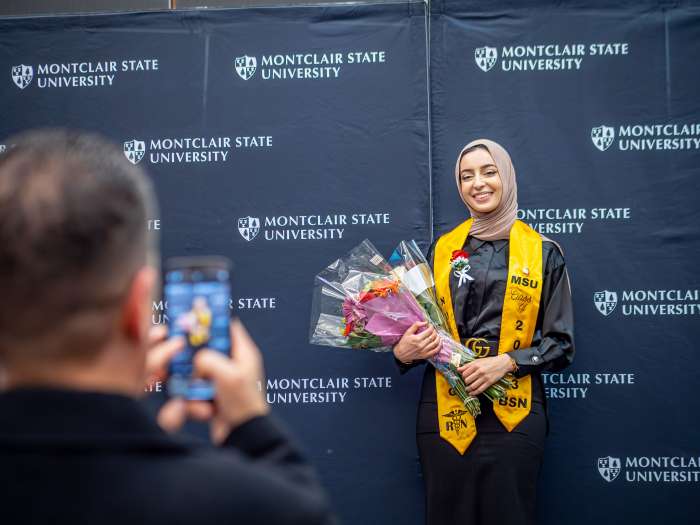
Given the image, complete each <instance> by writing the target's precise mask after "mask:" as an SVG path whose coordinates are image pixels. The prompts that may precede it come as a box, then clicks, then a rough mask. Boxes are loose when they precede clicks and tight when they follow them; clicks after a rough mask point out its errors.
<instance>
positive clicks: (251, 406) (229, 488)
mask: <svg viewBox="0 0 700 525" xmlns="http://www.w3.org/2000/svg"><path fill="white" fill-rule="evenodd" d="M9 141H10V143H13V144H14V145H15V146H14V147H13V148H11V149H9V150H8V151H7V152H5V153H4V154H2V155H0V291H1V294H2V295H1V296H0V372H1V373H0V384H1V387H2V393H0V465H1V466H2V468H0V502H1V503H2V509H3V510H2V516H3V522H4V523H52V522H57V523H73V524H76V523H91V524H93V523H101V524H119V525H124V524H126V523H140V524H146V523H147V524H159V523H162V524H167V525H175V524H185V523H197V524H201V525H204V524H207V523H216V524H217V525H223V524H226V523H237V524H243V523H269V524H276V525H284V524H321V523H323V524H325V523H330V522H332V517H331V514H330V510H329V506H328V502H327V500H326V497H325V494H324V492H323V491H322V489H321V487H320V485H319V483H318V480H317V478H316V476H315V473H314V472H313V469H312V468H311V466H310V465H309V464H308V463H307V462H306V461H305V460H304V459H303V458H302V456H301V455H300V453H299V451H298V449H297V448H296V446H295V445H294V444H293V443H292V442H291V441H290V439H289V438H288V437H287V436H286V434H285V433H284V432H283V431H282V430H281V429H280V428H279V427H278V426H277V425H276V424H275V423H274V422H273V421H272V420H271V419H270V416H269V415H268V413H269V408H268V406H267V404H266V401H265V398H264V393H263V392H262V391H261V390H260V388H259V384H260V382H261V381H263V367H262V359H261V356H260V353H259V351H258V349H257V347H256V346H255V343H254V342H253V341H252V339H251V338H250V337H249V335H248V333H247V332H246V330H245V329H244V328H243V326H242V325H241V324H240V323H238V322H234V323H233V324H232V327H231V340H232V347H233V348H234V352H233V357H232V358H231V359H227V358H225V357H224V356H222V355H220V354H218V353H216V352H213V351H207V350H202V351H201V352H200V353H198V354H197V356H196V359H195V374H196V375H198V376H200V377H203V378H206V379H209V380H211V381H212V382H213V383H214V385H215V388H216V399H215V401H214V403H207V402H186V401H184V400H182V399H171V400H169V401H168V402H167V403H166V404H165V405H164V406H163V408H162V409H161V411H160V412H159V414H158V418H157V421H156V420H154V419H153V418H152V417H151V416H149V414H148V413H147V412H145V411H144V410H143V409H142V408H141V406H140V404H139V403H138V402H137V401H136V399H135V398H138V397H140V396H142V395H143V393H144V385H145V384H146V383H147V382H148V381H152V380H154V379H158V378H162V377H163V376H164V373H165V371H166V370H167V366H168V362H169V360H170V359H171V358H172V356H173V355H175V353H177V352H178V351H179V350H180V349H181V346H182V341H179V340H177V339H170V340H166V339H165V333H163V331H162V330H160V329H157V328H152V327H151V326H150V317H151V315H150V314H151V312H150V309H151V304H152V300H153V294H154V291H155V288H156V286H157V281H158V277H157V270H156V269H155V265H154V264H153V261H155V260H157V257H158V255H157V250H156V248H155V246H152V245H151V244H152V242H151V239H152V236H150V235H149V234H148V232H147V231H146V221H147V218H148V217H151V216H152V212H153V202H152V201H153V198H152V191H151V189H150V185H149V182H148V180H147V178H146V177H145V175H144V174H143V172H142V171H141V170H140V169H139V168H138V167H137V166H133V165H131V164H130V163H128V162H127V161H126V159H125V158H124V156H123V154H122V152H121V151H120V150H119V149H118V148H117V147H115V146H113V145H112V144H110V143H107V142H105V141H104V140H102V139H101V138H99V137H96V136H94V135H88V134H79V133H72V132H67V131H40V132H30V133H27V134H24V135H21V136H18V137H14V138H12V139H9ZM187 418H193V419H197V420H201V421H209V422H210V427H211V438H212V441H213V443H214V444H216V445H218V448H215V447H212V446H207V445H206V444H199V443H193V442H190V441H186V440H184V439H183V438H178V437H175V436H171V435H170V433H171V432H174V431H176V430H178V429H179V428H180V427H181V426H182V424H183V423H184V422H185V420H186V419H187Z"/></svg>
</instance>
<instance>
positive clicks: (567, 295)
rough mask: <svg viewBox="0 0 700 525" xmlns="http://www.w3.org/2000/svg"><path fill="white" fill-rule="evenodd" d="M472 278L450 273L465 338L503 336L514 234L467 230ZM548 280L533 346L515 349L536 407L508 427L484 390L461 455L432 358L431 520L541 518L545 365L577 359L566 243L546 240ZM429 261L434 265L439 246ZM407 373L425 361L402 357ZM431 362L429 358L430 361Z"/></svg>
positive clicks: (423, 422)
mask: <svg viewBox="0 0 700 525" xmlns="http://www.w3.org/2000/svg"><path fill="white" fill-rule="evenodd" d="M464 250H465V251H466V252H467V253H468V254H469V261H470V264H471V269H470V271H469V273H470V275H471V276H472V277H473V278H474V280H473V281H468V282H467V283H466V284H463V285H462V286H461V287H458V286H457V279H456V278H455V277H454V275H452V274H451V276H450V292H451V294H452V303H453V307H454V312H455V321H456V323H457V329H458V331H459V336H460V338H461V339H462V340H465V339H467V338H469V337H480V338H484V339H486V340H488V341H493V342H496V343H497V342H498V340H499V336H500V329H501V315H502V307H503V298H504V294H505V289H506V279H507V276H508V241H506V240H502V241H482V240H479V239H476V238H473V237H468V238H467V241H466V242H465V245H464ZM542 251H543V254H542V256H543V259H542V261H543V274H544V275H543V284H542V295H541V299H540V310H539V314H538V317H537V324H536V329H535V333H534V336H533V339H532V346H531V347H529V348H521V349H519V350H514V351H512V352H510V353H509V355H510V356H511V357H513V359H514V360H515V362H516V363H517V364H518V367H519V370H518V372H517V373H516V376H519V377H521V376H524V375H527V374H531V376H532V408H531V411H530V414H529V415H528V416H527V417H526V418H525V419H524V420H523V421H522V422H521V423H520V424H519V425H518V426H517V427H516V428H515V429H513V431H512V432H508V431H507V430H506V429H505V427H504V426H503V425H502V424H501V422H500V421H499V420H498V418H497V417H496V415H495V413H494V411H493V406H492V403H491V401H489V400H488V399H487V398H485V397H484V396H483V395H481V396H479V399H480V401H481V415H479V416H478V417H477V418H476V427H477V435H476V438H475V439H474V441H472V443H471V445H470V446H469V448H468V449H467V451H466V452H465V453H464V455H460V454H459V453H458V452H457V451H456V450H455V449H454V448H453V447H452V445H450V444H449V443H448V442H447V441H445V440H443V439H442V438H441V437H440V434H439V427H438V419H437V400H436V392H435V371H434V369H433V367H432V366H427V367H426V370H425V375H424V377H423V388H422V393H421V400H420V404H419V407H418V418H417V442H418V450H419V453H420V460H421V465H422V467H423V476H424V478H425V487H426V515H427V523H428V524H429V525H443V524H444V525H447V524H456V523H459V524H460V525H477V524H478V525H492V524H493V525H529V524H534V523H535V499H536V486H537V476H538V473H539V469H540V464H541V462H542V453H543V450H544V439H545V435H546V433H547V414H546V399H545V396H544V390H543V387H542V379H541V377H540V373H541V372H553V371H557V370H561V369H562V368H564V367H565V366H567V365H568V364H569V363H571V361H572V360H573V356H574V343H573V311H572V305H571V291H570V288H569V282H568V276H567V273H566V267H565V265H564V258H563V257H562V255H561V252H560V251H559V249H558V248H557V247H556V246H555V245H554V244H553V243H551V242H549V241H544V242H543V243H542ZM429 257H430V262H431V265H432V266H433V267H434V261H433V260H432V257H433V249H432V248H431V251H430V256H429ZM397 363H398V364H399V367H400V369H401V372H402V373H405V372H406V371H408V370H409V369H410V368H413V367H414V366H416V365H418V364H421V363H420V362H416V363H413V364H411V365H403V364H402V363H399V362H398V361H397ZM423 363H424V362H423Z"/></svg>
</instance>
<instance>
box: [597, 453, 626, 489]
mask: <svg viewBox="0 0 700 525" xmlns="http://www.w3.org/2000/svg"><path fill="white" fill-rule="evenodd" d="M620 470H621V468H620V458H612V457H610V456H608V457H606V458H598V472H600V475H601V476H602V477H603V479H604V480H605V481H607V482H608V483H610V482H611V481H614V480H615V478H617V476H619V475H620Z"/></svg>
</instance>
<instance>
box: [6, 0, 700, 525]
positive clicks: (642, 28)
mask: <svg viewBox="0 0 700 525" xmlns="http://www.w3.org/2000/svg"><path fill="white" fill-rule="evenodd" d="M698 33H700V10H698V9H697V8H694V7H685V6H684V4H683V3H680V5H679V4H678V3H676V4H674V7H673V8H670V7H666V8H663V7H661V6H656V5H655V4H652V3H647V4H644V6H639V5H637V4H633V3H630V4H629V6H628V7H622V6H620V7H617V8H615V9H612V8H607V7H604V8H600V7H599V8H596V9H591V8H587V7H586V6H585V5H581V6H578V7H569V8H561V7H557V8H554V7H538V6H537V3H536V2H527V3H525V4H523V3H522V2H519V3H513V5H510V2H509V1H508V0H506V1H502V2H499V3H498V4H493V3H489V4H487V3H484V2H463V1H461V2H442V1H440V2H433V5H432V6H431V12H430V13H428V12H426V7H425V6H424V5H423V4H422V3H406V2H402V3H397V4H380V5H354V6H353V5H342V6H332V7H329V6H323V7H298V8H274V9H236V10H220V11H186V12H162V13H140V14H128V15H100V16H81V17H47V18H33V19H32V18H24V19H5V20H0V71H5V73H4V75H5V77H4V78H5V80H2V79H1V78H0V97H1V98H0V107H1V108H2V119H0V150H3V149H6V148H11V147H12V144H10V143H8V142H7V141H6V140H5V138H6V137H9V136H10V135H11V134H13V133H15V132H18V131H21V130H25V129H29V128H36V127H45V126H64V127H73V128H81V129H87V130H93V131H97V132H100V133H102V134H104V135H106V136H108V137H110V138H112V139H113V140H114V141H115V142H117V143H118V144H120V145H122V147H123V150H124V155H125V157H126V158H127V159H128V160H129V161H130V162H132V163H135V164H138V165H140V166H142V167H144V168H145V169H146V170H147V172H148V173H149V175H150V176H151V177H152V179H153V181H154V184H155V187H156V190H157V193H158V196H159V200H160V211H159V212H158V213H157V214H156V215H154V216H153V217H150V218H149V221H148V224H147V225H145V227H147V228H148V229H149V230H150V231H152V232H153V234H154V235H159V236H160V239H161V246H162V251H163V255H164V257H168V256H174V255H202V254H223V255H227V256H228V257H230V258H231V259H232V260H233V261H234V264H235V269H234V274H233V298H232V304H231V307H232V309H233V310H234V311H235V313H236V314H237V315H239V316H240V317H241V318H242V319H243V321H244V322H245V323H246V325H247V326H248V328H249V329H250V331H251V333H252V334H253V336H254V337H255V339H256V340H257V342H258V343H259V345H260V347H261V349H262V350H263V353H264V356H265V361H266V372H267V385H266V387H267V397H268V401H269V402H270V404H271V405H272V406H273V409H274V412H275V413H276V414H277V415H278V416H279V417H280V418H281V419H283V420H285V421H286V422H287V423H288V424H289V425H290V426H291V427H292V428H293V429H294V431H295V433H296V434H297V435H298V436H299V437H300V439H301V440H302V441H303V443H304V446H305V448H306V450H307V452H308V455H309V456H310V457H311V459H312V461H313V462H314V464H315V465H316V466H317V468H318V469H319V471H320V473H321V476H322V478H323V481H324V483H325V485H326V486H327V487H328V490H329V492H330V494H331V497H332V498H333V501H334V504H335V507H336V509H337V511H338V513H339V515H340V516H341V518H342V520H343V522H344V523H349V524H353V523H368V524H389V523H409V524H416V525H417V524H419V523H422V522H423V511H424V504H423V497H424V496H423V486H422V478H421V472H420V465H419V463H418V458H417V451H416V446H415V434H414V431H415V411H416V406H417V400H418V390H419V383H420V379H421V378H420V373H418V372H415V371H414V372H412V373H409V374H407V375H406V376H404V377H399V376H398V374H397V371H396V368H395V366H394V364H393V361H392V359H391V356H390V355H386V354H375V353H372V352H362V351H359V352H358V351H350V350H341V349H333V348H326V347H317V346H312V345H310V344H308V332H309V324H310V309H311V291H312V285H313V278H314V275H315V274H316V273H318V272H319V271H320V270H321V269H323V268H324V267H325V266H326V265H327V264H328V263H330V262H331V261H333V260H334V259H336V258H338V257H339V256H341V255H343V254H344V253H346V252H347V251H348V250H349V249H350V248H352V247H353V246H355V245H356V244H358V243H359V242H360V241H361V240H362V239H364V238H369V239H371V240H372V242H374V244H375V245H376V246H377V247H378V248H379V249H380V250H381V251H383V252H384V253H387V254H388V253H389V252H390V251H391V250H392V249H393V248H394V246H395V245H396V244H397V243H398V241H400V240H402V239H416V240H417V241H419V243H420V244H421V246H423V247H427V245H428V243H429V242H430V240H431V239H432V238H433V236H434V235H437V234H440V233H443V232H444V231H446V230H448V229H449V228H450V227H451V226H452V225H454V224H456V223H457V222H459V221H461V220H463V219H464V218H465V209H464V207H463V205H462V204H461V201H460V200H459V198H458V196H457V194H456V188H455V184H454V178H453V177H454V175H453V170H454V163H455V160H456V159H455V156H456V154H457V152H458V151H459V149H460V148H461V146H462V145H463V144H465V143H466V142H469V141H470V140H472V139H474V138H477V137H486V138H491V139H494V140H496V141H498V142H500V143H501V144H503V145H504V146H505V147H506V149H508V150H509V151H510V153H511V155H512V157H513V162H514V165H515V168H516V172H517V175H518V182H519V190H520V207H521V210H520V212H519V213H520V216H521V218H522V219H523V220H525V221H526V222H528V223H529V224H531V225H532V226H533V227H535V228H536V229H537V230H539V231H541V232H542V233H544V234H545V235H547V236H549V237H551V238H552V239H555V240H557V241H558V242H559V243H561V245H562V247H563V249H564V253H565V257H566V260H567V263H568V266H569V269H570V275H571V280H572V288H573V293H574V299H575V308H576V322H577V325H576V335H577V350H578V353H577V358H576V363H575V364H574V366H573V367H572V368H571V369H569V370H566V371H565V372H563V373H559V374H550V375H548V376H547V377H546V380H545V386H546V387H547V395H548V397H549V407H550V420H551V433H550V438H549V441H548V450H547V453H546V456H545V465H544V470H543V474H542V479H541V485H540V486H541V494H542V497H541V505H540V515H541V519H540V522H541V523H545V524H554V523H560V522H562V521H565V522H567V523H575V524H579V523H580V524H588V523H591V522H593V521H611V522H612V521H613V520H614V521H617V522H621V523H629V522H633V521H636V522H638V523H648V522H650V521H651V520H656V519H661V518H662V517H663V518H669V519H674V520H675V521H676V522H677V523H691V522H692V519H693V516H692V514H691V510H692V509H693V508H694V505H693V501H692V500H691V494H693V495H694V494H695V493H697V490H698V488H699V485H698V484H699V483H700V447H698V438H699V437H700V424H698V423H697V422H696V421H695V419H694V418H693V417H692V416H693V415H694V414H696V413H698V411H699V409H700V402H698V400H697V398H696V397H695V396H694V387H695V385H696V384H697V383H698V380H700V366H698V365H697V352H696V350H695V348H694V344H695V339H696V337H694V336H697V335H698V333H699V331H698V314H699V313H700V292H698V289H700V282H699V281H698V279H697V277H696V276H695V271H694V259H693V257H692V256H693V255H696V254H697V253H700V250H699V249H700V235H698V231H699V229H698V226H697V224H698V221H699V220H700V212H699V211H698V209H699V208H698V207H697V205H696V199H697V198H698V196H699V195H700V182H699V181H700V173H698V165H699V163H698V161H700V155H699V152H700V104H699V103H698V99H697V95H696V93H697V92H698V88H700V78H699V76H698V73H697V67H696V65H695V63H694V62H695V57H696V56H698V54H700V38H698V37H699V36H700V34H698ZM167 320H168V311H167V304H165V303H164V302H162V301H155V302H154V304H153V322H154V323H155V324H160V323H166V322H167ZM152 389H153V390H154V392H153V394H152V396H151V399H152V400H154V401H157V400H159V399H162V396H163V395H164V394H163V393H162V392H160V391H161V390H162V385H153V388H152ZM191 431H192V432H194V433H195V434H199V435H200V436H203V429H202V428H199V427H193V428H192V429H191Z"/></svg>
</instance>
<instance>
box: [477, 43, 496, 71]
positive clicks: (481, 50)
mask: <svg viewBox="0 0 700 525" xmlns="http://www.w3.org/2000/svg"><path fill="white" fill-rule="evenodd" d="M474 60H475V61H476V65H477V66H479V67H480V68H481V69H482V71H488V70H490V69H491V68H492V67H493V66H495V65H496V60H498V49H496V48H495V47H488V46H484V47H477V48H476V49H475V50H474Z"/></svg>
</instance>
